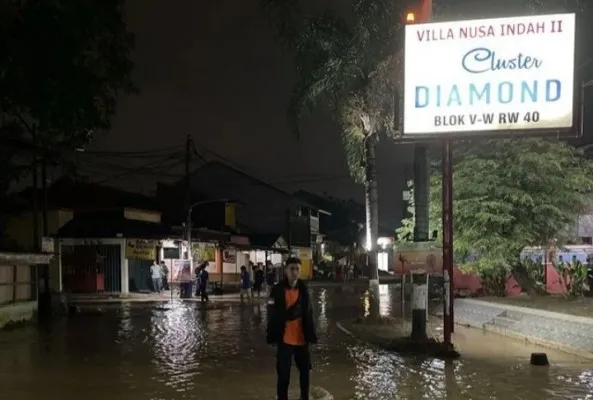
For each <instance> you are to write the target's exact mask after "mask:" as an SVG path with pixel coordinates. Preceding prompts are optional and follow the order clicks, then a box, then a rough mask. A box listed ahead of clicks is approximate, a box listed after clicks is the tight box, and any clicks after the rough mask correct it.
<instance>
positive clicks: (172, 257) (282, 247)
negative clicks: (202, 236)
mask: <svg viewBox="0 0 593 400" xmlns="http://www.w3.org/2000/svg"><path fill="white" fill-rule="evenodd" d="M54 246H55V247H54V252H55V254H56V255H57V257H54V261H53V263H52V265H51V269H50V271H51V272H50V282H52V290H53V291H56V292H66V293H100V292H104V293H117V294H123V295H125V294H128V293H130V292H146V291H150V290H151V289H152V286H151V275H150V266H151V265H152V264H153V262H154V261H157V262H161V261H164V262H165V264H166V265H167V267H168V269H169V271H170V274H169V279H170V280H171V281H173V282H175V281H180V280H181V279H182V278H181V274H182V269H183V267H184V266H188V264H189V261H188V259H187V257H186V255H187V242H185V241H183V240H178V239H177V240H176V239H163V240H153V239H129V238H105V239H78V238H70V239H68V238H60V239H55V242H54ZM192 253H193V262H194V265H197V263H200V262H204V261H207V262H208V264H209V265H208V271H209V273H210V279H211V281H212V282H217V283H219V284H220V285H238V283H239V274H240V269H241V266H243V265H245V266H248V265H249V263H250V261H251V262H252V263H253V264H255V265H258V264H259V265H262V266H264V265H266V262H269V263H271V264H272V265H273V266H275V267H276V268H278V267H280V266H281V265H282V262H283V260H285V259H286V257H288V255H289V254H290V253H292V254H293V255H296V256H298V257H300V258H301V260H302V263H303V267H302V277H303V278H304V279H309V278H310V277H311V276H312V270H313V268H312V264H313V261H312V251H311V249H310V248H309V249H308V248H292V249H291V251H289V250H288V247H287V246H286V243H285V242H284V240H283V239H282V238H281V237H279V238H278V240H277V241H276V242H275V243H274V244H273V245H272V246H270V247H268V248H253V246H251V245H250V243H249V240H248V238H246V237H242V236H238V237H231V240H230V242H228V243H225V245H224V246H221V245H220V244H218V243H213V242H193V244H192Z"/></svg>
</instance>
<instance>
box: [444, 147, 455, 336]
mask: <svg viewBox="0 0 593 400" xmlns="http://www.w3.org/2000/svg"><path fill="white" fill-rule="evenodd" d="M451 147H452V145H451V141H450V140H448V139H447V140H445V142H444V143H443V162H442V167H443V180H442V196H443V198H442V201H443V209H442V224H443V278H444V279H443V281H444V286H445V287H444V291H443V292H444V302H443V304H444V306H443V307H444V310H443V311H444V313H443V324H444V326H443V328H444V329H443V331H444V341H445V344H446V345H447V346H451V333H452V332H453V312H452V310H453V288H452V286H453V162H452V161H453V160H452V158H453V157H452V151H451Z"/></svg>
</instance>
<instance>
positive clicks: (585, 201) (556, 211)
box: [407, 138, 593, 276]
mask: <svg viewBox="0 0 593 400" xmlns="http://www.w3.org/2000/svg"><path fill="white" fill-rule="evenodd" d="M454 158H455V160H454V168H453V204H454V211H453V217H454V218H453V226H454V235H453V238H454V247H455V253H456V257H457V260H458V262H459V263H461V264H463V263H474V262H475V265H476V266H477V268H478V272H480V273H481V274H492V272H491V271H492V270H497V271H503V274H504V275H505V276H506V274H507V273H508V272H511V271H513V272H515V271H516V269H517V268H519V267H520V264H521V259H520V253H521V250H522V249H523V248H525V247H526V246H539V245H547V244H548V243H549V242H550V240H552V239H558V238H560V239H562V236H564V237H565V238H566V235H567V232H568V231H567V228H569V227H570V226H571V225H573V224H574V223H575V221H576V219H577V218H578V215H579V214H580V213H583V212H585V211H586V210H587V209H588V207H590V206H591V205H592V204H593V195H592V194H591V193H592V191H593V163H592V162H591V161H590V160H588V159H586V158H585V157H584V155H583V154H582V152H581V151H580V150H579V149H575V148H574V147H572V146H570V145H568V144H566V143H564V142H560V141H558V140H555V139H523V138H522V139H504V140H488V141H484V142H482V143H479V144H472V143H469V144H460V145H458V148H457V150H456V152H455V156H454ZM431 182H432V183H431V192H430V193H431V201H430V207H431V212H430V215H431V224H432V226H431V229H438V230H439V231H440V230H441V221H440V217H441V176H440V174H434V175H433V176H432V180H431ZM407 223H412V224H413V219H412V220H411V221H407ZM476 260H477V261H476Z"/></svg>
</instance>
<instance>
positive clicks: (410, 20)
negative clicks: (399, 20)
mask: <svg viewBox="0 0 593 400" xmlns="http://www.w3.org/2000/svg"><path fill="white" fill-rule="evenodd" d="M414 22H416V15H415V14H414V13H413V12H408V13H407V14H406V23H408V24H413V23H414Z"/></svg>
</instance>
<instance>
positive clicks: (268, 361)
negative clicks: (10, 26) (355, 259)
mask: <svg viewBox="0 0 593 400" xmlns="http://www.w3.org/2000/svg"><path fill="white" fill-rule="evenodd" d="M312 296H313V299H314V301H315V304H316V307H315V309H316V312H317V323H318V328H319V334H320V343H319V345H318V346H316V347H315V348H314V349H313V368H314V369H313V381H314V384H318V385H321V386H324V387H326V388H327V389H329V390H330V391H332V392H333V393H334V395H335V397H336V399H377V400H396V399H397V400H399V399H401V400H404V399H406V400H417V399H431V400H433V399H474V400H484V399H489V400H490V399H525V400H536V399H537V400H540V399H587V400H593V371H592V368H591V366H590V365H591V363H590V362H589V361H586V360H585V361H583V360H579V359H575V358H574V357H570V356H566V355H562V354H560V353H555V352H551V351H547V352H548V355H549V356H550V359H551V361H552V363H553V365H552V366H551V367H549V368H544V369H540V368H533V367H530V366H529V365H528V358H529V353H530V352H532V351H534V350H537V348H535V347H533V346H529V345H527V344H525V343H522V342H510V341H508V339H504V338H501V337H498V336H493V335H485V334H483V333H481V332H477V331H468V330H464V329H461V328H460V329H458V330H457V332H456V333H455V341H456V343H458V345H459V347H460V350H461V353H462V354H463V358H462V359H460V360H457V361H455V362H449V363H445V362H442V361H439V360H435V359H426V358H402V357H400V356H399V355H397V354H394V353H390V352H386V351H381V350H378V349H376V348H373V347H369V346H365V345H362V344H361V343H359V342H356V341H354V340H352V339H351V338H349V337H347V336H346V335H344V334H343V333H342V332H341V331H339V330H338V329H337V328H336V326H335V322H336V321H337V320H341V319H344V318H352V317H354V316H356V315H357V314H358V313H362V312H363V306H362V304H361V303H363V302H364V300H365V291H364V290H363V289H354V288H351V287H346V288H319V289H315V290H313V291H312ZM399 296H400V295H399V290H397V289H394V288H393V287H385V286H382V287H381V289H380V298H381V307H380V311H381V313H382V314H383V315H386V314H387V315H394V314H397V313H399V312H401V304H400V303H399V302H398V300H399ZM361 300H362V301H361ZM105 310H106V313H105V314H104V315H101V316H92V317H76V318H73V319H67V320H62V321H58V322H56V323H55V324H54V325H52V326H51V327H50V328H49V329H46V330H40V329H34V328H26V329H22V330H17V331H9V332H2V333H0V346H2V356H1V357H0V385H1V387H2V395H4V396H6V397H7V398H10V399H11V400H24V399H31V398H37V397H45V398H58V396H59V398H61V399H64V400H71V399H72V400H73V399H78V398H79V397H80V393H85V399H87V400H89V399H90V400H94V399H97V400H104V399H105V398H106V397H109V396H111V397H114V398H117V399H122V400H128V399H168V400H178V399H213V400H215V399H221V400H226V399H246V400H258V399H267V400H269V399H272V398H273V393H274V379H275V371H274V350H273V349H272V348H271V347H270V346H267V345H266V344H265V323H264V321H265V313H266V308H265V306H260V305H251V304H244V305H237V304H219V305H216V306H212V305H210V306H207V307H204V306H202V305H199V304H193V303H183V302H180V301H174V302H171V303H166V304H154V305H146V304H144V305H139V304H128V305H122V306H113V307H106V308H105ZM433 329H434V330H436V327H433ZM295 381H296V379H295Z"/></svg>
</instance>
